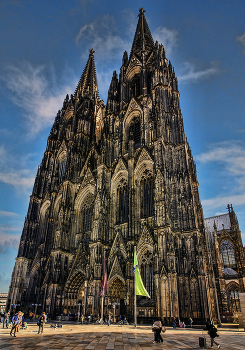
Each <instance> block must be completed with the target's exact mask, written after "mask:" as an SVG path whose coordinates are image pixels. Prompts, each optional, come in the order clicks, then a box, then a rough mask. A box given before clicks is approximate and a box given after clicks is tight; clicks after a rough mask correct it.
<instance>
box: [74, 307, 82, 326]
mask: <svg viewBox="0 0 245 350" xmlns="http://www.w3.org/2000/svg"><path fill="white" fill-rule="evenodd" d="M75 305H78V313H77V321H78V322H79V319H80V307H81V305H82V304H81V303H78V304H76V303H75Z"/></svg>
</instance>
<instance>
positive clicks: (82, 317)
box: [81, 314, 84, 324]
mask: <svg viewBox="0 0 245 350" xmlns="http://www.w3.org/2000/svg"><path fill="white" fill-rule="evenodd" d="M83 322H84V316H83V314H82V315H81V324H83Z"/></svg>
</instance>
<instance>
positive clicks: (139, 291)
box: [134, 251, 150, 298]
mask: <svg viewBox="0 0 245 350" xmlns="http://www.w3.org/2000/svg"><path fill="white" fill-rule="evenodd" d="M134 273H135V295H144V296H146V297H148V298H150V295H149V294H148V292H147V290H146V289H145V287H144V284H143V281H142V278H141V276H140V270H139V267H138V261H137V255H136V251H134Z"/></svg>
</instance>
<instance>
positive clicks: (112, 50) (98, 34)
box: [75, 15, 131, 62]
mask: <svg viewBox="0 0 245 350" xmlns="http://www.w3.org/2000/svg"><path fill="white" fill-rule="evenodd" d="M75 42H76V44H79V45H80V44H82V45H83V47H84V45H86V47H87V49H86V50H83V55H82V56H83V57H84V58H86V57H88V53H89V49H91V48H93V49H94V51H95V54H96V57H98V58H99V60H100V62H102V61H103V60H106V61H108V60H114V59H118V58H122V54H123V52H124V51H125V50H127V51H129V50H130V45H131V43H130V41H129V40H125V39H123V38H122V37H120V36H119V35H117V34H116V22H115V19H114V17H112V16H110V15H103V16H101V17H99V18H97V19H96V20H95V21H93V22H92V23H89V24H85V25H83V26H82V27H81V28H80V30H79V32H78V34H77V36H76V38H75Z"/></svg>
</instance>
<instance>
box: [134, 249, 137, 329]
mask: <svg viewBox="0 0 245 350" xmlns="http://www.w3.org/2000/svg"><path fill="white" fill-rule="evenodd" d="M134 252H135V254H136V246H134ZM136 312H137V307H136V270H135V272H134V328H136V327H137V314H136Z"/></svg>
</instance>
